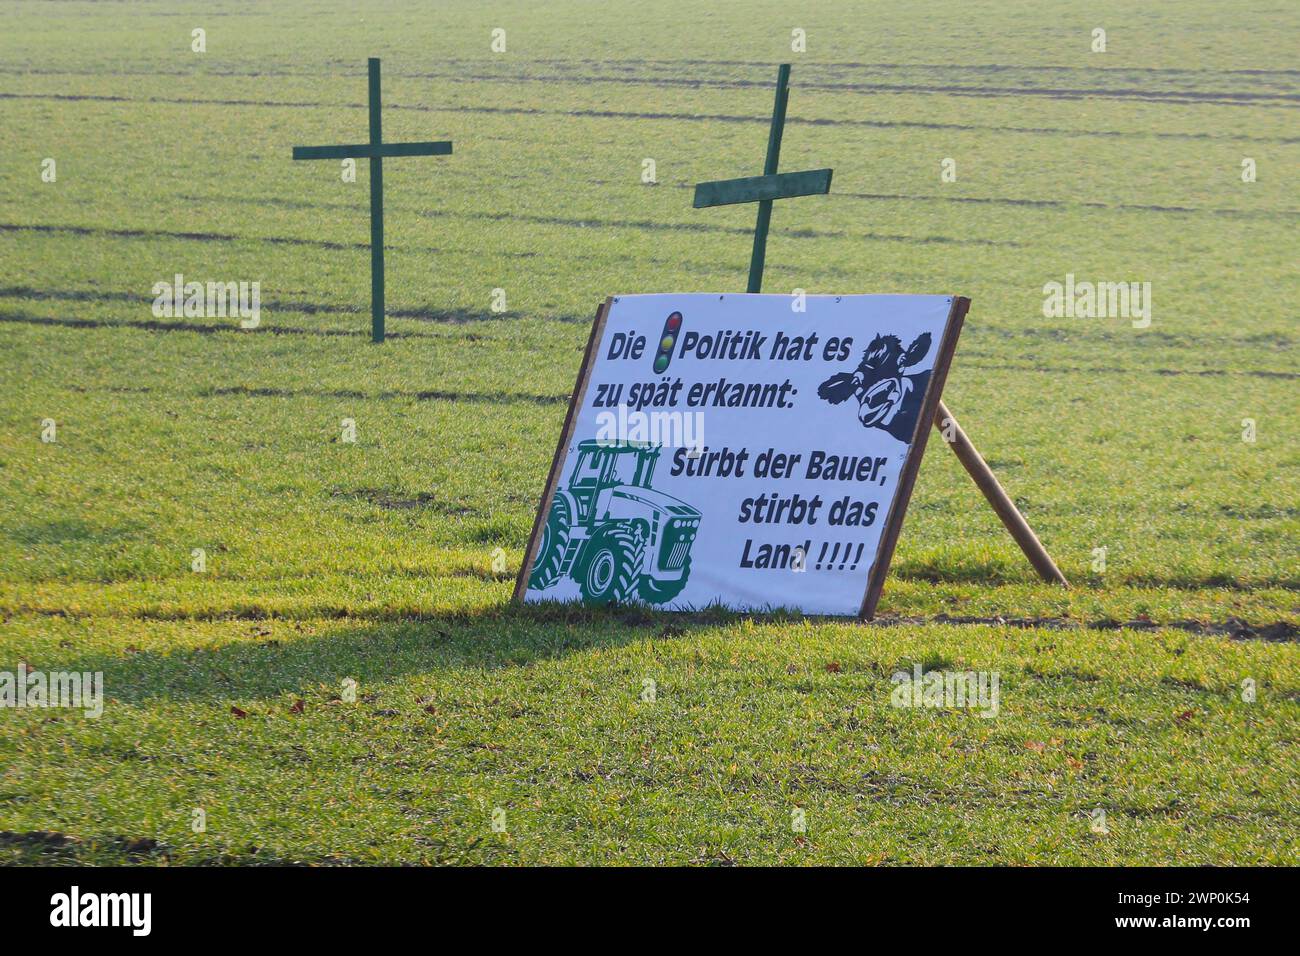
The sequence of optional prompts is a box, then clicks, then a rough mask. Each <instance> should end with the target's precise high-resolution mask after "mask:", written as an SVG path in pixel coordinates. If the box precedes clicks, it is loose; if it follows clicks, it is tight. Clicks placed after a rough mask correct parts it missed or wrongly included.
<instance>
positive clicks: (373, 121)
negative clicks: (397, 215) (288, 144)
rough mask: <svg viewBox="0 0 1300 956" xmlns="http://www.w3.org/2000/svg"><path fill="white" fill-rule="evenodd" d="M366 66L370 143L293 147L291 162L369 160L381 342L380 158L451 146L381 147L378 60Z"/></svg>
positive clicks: (373, 319)
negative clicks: (367, 70) (368, 78)
mask: <svg viewBox="0 0 1300 956" xmlns="http://www.w3.org/2000/svg"><path fill="white" fill-rule="evenodd" d="M369 66H370V142H369V143H358V144H356V145H351V146H295V147H294V148H293V158H294V159H362V158H365V159H368V160H370V330H371V338H372V339H373V340H374V341H376V342H382V341H383V340H384V157H385V156H394V157H395V156H448V155H450V154H451V143H449V142H445V141H444V142H432V143H385V142H384V141H383V135H382V132H381V128H380V122H379V60H378V58H377V57H371V58H370V61H369Z"/></svg>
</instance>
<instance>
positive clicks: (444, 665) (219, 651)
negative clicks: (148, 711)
mask: <svg viewBox="0 0 1300 956" xmlns="http://www.w3.org/2000/svg"><path fill="white" fill-rule="evenodd" d="M743 617H745V615H741V614H736V613H732V612H726V611H722V610H712V609H710V610H704V611H700V612H698V613H686V614H673V615H672V616H671V617H666V616H665V615H663V614H658V613H656V612H654V611H652V610H650V609H648V608H644V607H640V606H630V607H621V608H610V609H591V608H583V607H580V606H578V605H569V604H539V605H526V606H521V605H515V604H502V605H495V606H491V607H487V608H483V609H482V610H475V611H465V612H452V613H448V614H444V615H435V616H430V617H427V618H426V617H418V618H416V617H408V618H396V619H392V620H386V621H375V622H368V623H364V624H362V625H360V626H358V624H357V623H356V620H355V619H353V618H346V619H341V620H340V621H339V622H338V626H337V627H333V626H331V625H330V624H328V623H326V624H323V625H322V624H320V623H319V622H307V621H300V620H277V619H270V620H265V619H263V620H260V621H249V622H248V626H249V628H250V629H251V630H252V632H253V633H252V636H253V638H254V639H252V640H249V639H243V640H236V641H234V642H231V643H224V644H221V645H218V646H212V647H197V648H186V649H179V650H175V651H171V652H158V651H138V650H137V651H131V650H129V649H124V650H123V652H122V653H121V654H99V655H94V656H88V657H81V658H73V659H71V660H61V661H59V662H58V663H57V669H59V670H68V671H77V672H83V673H85V672H89V673H95V672H102V673H103V675H104V686H105V694H106V696H107V697H108V698H109V699H110V700H113V701H118V702H121V703H126V704H132V703H142V702H145V701H151V700H160V699H165V700H175V701H185V700H221V701H230V702H232V703H233V702H235V701H240V702H244V703H247V702H249V701H252V700H257V699H265V698H272V697H277V696H280V695H284V694H295V695H299V696H302V695H305V694H309V693H310V694H322V693H323V694H326V695H327V696H328V695H330V694H333V695H335V696H337V694H338V692H339V690H340V688H341V686H342V682H343V681H344V679H345V678H352V679H353V680H355V681H356V682H357V684H358V686H359V687H360V688H362V693H364V692H365V690H364V689H365V688H366V687H367V686H370V687H373V686H375V685H377V684H382V683H385V682H388V681H391V680H394V679H397V678H402V677H406V676H409V675H415V674H423V673H428V672H431V671H437V670H442V669H451V668H470V669H482V670H493V669H497V668H507V667H528V666H530V665H533V664H536V663H538V662H541V661H546V660H554V659H558V658H562V657H565V656H567V655H570V654H579V653H583V652H585V651H588V650H590V649H593V648H602V647H620V646H623V645H626V644H629V643H632V642H635V641H638V640H644V639H646V638H651V639H658V640H671V639H675V638H678V637H682V636H684V635H687V634H690V633H694V632H698V631H700V630H703V629H706V628H709V627H716V626H718V625H720V624H725V623H727V622H729V621H736V620H740V619H741V618H743ZM763 617H764V620H768V621H780V620H784V619H789V620H796V619H801V618H798V616H797V615H787V614H783V613H781V612H778V613H776V614H769V615H764V616H763ZM234 620H236V621H237V620H239V619H238V618H235V619H234ZM257 638H261V639H257ZM73 653H75V650H74V651H73ZM45 666H49V667H51V668H52V669H53V668H54V667H55V665H45Z"/></svg>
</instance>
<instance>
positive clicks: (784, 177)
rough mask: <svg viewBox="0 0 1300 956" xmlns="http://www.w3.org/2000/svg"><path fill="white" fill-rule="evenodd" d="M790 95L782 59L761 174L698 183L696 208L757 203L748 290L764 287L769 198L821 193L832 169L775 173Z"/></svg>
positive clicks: (828, 183) (787, 70) (787, 71)
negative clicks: (756, 218) (786, 106)
mask: <svg viewBox="0 0 1300 956" xmlns="http://www.w3.org/2000/svg"><path fill="white" fill-rule="evenodd" d="M789 98H790V64H789V63H782V64H781V69H780V70H778V71H777V75H776V105H775V106H774V107H773V108H772V128H771V129H770V130H769V131H768V134H767V161H766V162H765V163H764V164H763V175H762V176H747V177H745V178H743V179H720V180H716V181H714V182H709V183H698V184H697V185H696V187H695V208H696V209H702V208H704V207H706V206H729V205H731V204H732V203H738V202H757V203H758V222H757V223H756V224H755V226H754V252H753V255H752V256H751V257H750V260H749V288H748V289H746V291H747V292H761V291H763V260H764V258H765V257H766V255H767V230H768V227H769V226H770V225H771V222H772V200H774V199H790V198H792V197H794V196H820V195H824V194H825V193H828V192H830V191H831V170H829V169H808V170H804V171H803V172H799V173H777V171H776V167H777V162H778V160H779V159H780V156H781V133H782V132H783V131H784V129H785V104H786V101H787V100H788V99H789Z"/></svg>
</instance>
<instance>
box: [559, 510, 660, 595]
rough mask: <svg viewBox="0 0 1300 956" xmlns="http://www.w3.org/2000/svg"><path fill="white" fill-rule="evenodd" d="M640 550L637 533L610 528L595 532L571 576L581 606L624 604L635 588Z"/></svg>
mask: <svg viewBox="0 0 1300 956" xmlns="http://www.w3.org/2000/svg"><path fill="white" fill-rule="evenodd" d="M644 546H645V542H644V539H643V538H642V537H641V532H640V531H629V530H627V529H626V528H621V527H610V528H606V529H604V530H602V531H600V532H598V533H597V534H596V536H595V537H593V538H592V540H591V544H589V545H588V546H587V548H588V550H587V553H586V555H585V556H584V557H585V558H586V560H585V562H584V564H583V567H582V568H581V570H580V571H579V573H578V574H576V575H575V577H577V579H578V587H579V588H581V589H582V600H583V602H584V603H586V604H611V603H615V602H619V601H624V600H626V599H627V597H628V595H629V593H630V592H631V591H632V588H633V586H634V585H635V584H636V578H637V572H638V571H639V569H640V566H641V550H642V548H643V547H644Z"/></svg>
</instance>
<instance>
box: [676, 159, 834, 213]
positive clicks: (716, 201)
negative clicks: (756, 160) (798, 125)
mask: <svg viewBox="0 0 1300 956" xmlns="http://www.w3.org/2000/svg"><path fill="white" fill-rule="evenodd" d="M830 191H831V170H829V169H806V170H804V171H803V172H798V173H775V174H773V175H771V176H745V177H743V178H741V179H718V180H714V181H713V182H709V183H697V184H696V186H695V208H696V209H703V208H705V207H706V206H729V205H732V204H733V203H741V202H762V201H764V200H772V199H791V198H793V197H795V196H821V195H824V194H826V193H829V192H830Z"/></svg>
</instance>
